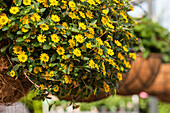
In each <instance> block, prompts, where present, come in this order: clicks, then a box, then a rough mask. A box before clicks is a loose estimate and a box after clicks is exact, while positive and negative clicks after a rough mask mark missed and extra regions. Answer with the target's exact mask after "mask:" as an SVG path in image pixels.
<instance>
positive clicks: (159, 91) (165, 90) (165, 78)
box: [146, 63, 170, 102]
mask: <svg viewBox="0 0 170 113" xmlns="http://www.w3.org/2000/svg"><path fill="white" fill-rule="evenodd" d="M169 81H170V64H166V63H164V64H161V68H160V72H159V74H158V76H157V77H156V79H155V82H154V83H153V84H152V85H151V87H150V88H149V89H148V90H146V92H147V93H148V94H150V95H154V96H158V97H160V98H161V99H163V100H166V99H167V101H168V100H169V102H170V98H169V99H168V98H167V97H169V95H170V83H169Z"/></svg>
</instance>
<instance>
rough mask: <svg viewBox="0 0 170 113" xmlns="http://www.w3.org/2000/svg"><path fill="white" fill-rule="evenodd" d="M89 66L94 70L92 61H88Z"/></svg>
mask: <svg viewBox="0 0 170 113" xmlns="http://www.w3.org/2000/svg"><path fill="white" fill-rule="evenodd" d="M89 66H90V68H92V69H93V68H95V62H94V61H93V60H90V61H89Z"/></svg>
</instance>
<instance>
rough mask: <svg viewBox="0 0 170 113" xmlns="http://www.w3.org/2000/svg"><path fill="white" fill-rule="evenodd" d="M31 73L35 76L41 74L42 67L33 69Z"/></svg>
mask: <svg viewBox="0 0 170 113" xmlns="http://www.w3.org/2000/svg"><path fill="white" fill-rule="evenodd" d="M33 71H34V73H35V74H37V73H38V72H42V67H35V68H34V70H33Z"/></svg>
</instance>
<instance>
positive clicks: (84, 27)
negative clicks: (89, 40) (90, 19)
mask: <svg viewBox="0 0 170 113" xmlns="http://www.w3.org/2000/svg"><path fill="white" fill-rule="evenodd" d="M79 27H80V28H82V30H86V25H85V24H84V23H82V22H80V23H79Z"/></svg>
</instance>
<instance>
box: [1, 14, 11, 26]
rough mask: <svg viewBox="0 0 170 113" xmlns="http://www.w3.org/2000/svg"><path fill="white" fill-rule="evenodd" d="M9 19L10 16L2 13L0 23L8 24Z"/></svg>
mask: <svg viewBox="0 0 170 113" xmlns="http://www.w3.org/2000/svg"><path fill="white" fill-rule="evenodd" d="M8 21H9V19H8V17H7V16H6V14H4V13H3V14H1V15H0V25H2V26H3V25H6V24H7V23H8Z"/></svg>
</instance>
